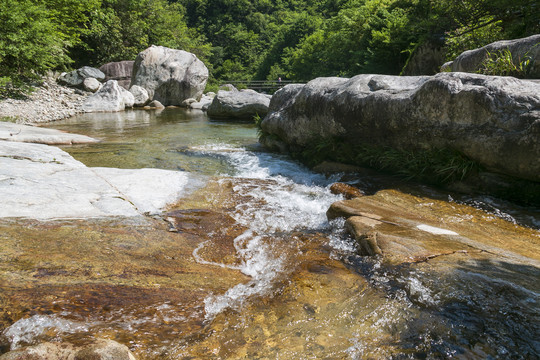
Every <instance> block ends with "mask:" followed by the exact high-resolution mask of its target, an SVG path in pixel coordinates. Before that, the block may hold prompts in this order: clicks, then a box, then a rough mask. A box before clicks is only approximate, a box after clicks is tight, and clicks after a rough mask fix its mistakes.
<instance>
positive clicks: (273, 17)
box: [0, 0, 540, 93]
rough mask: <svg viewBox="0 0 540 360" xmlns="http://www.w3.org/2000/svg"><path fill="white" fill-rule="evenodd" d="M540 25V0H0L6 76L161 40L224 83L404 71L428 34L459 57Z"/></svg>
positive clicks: (32, 74)
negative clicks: (202, 64)
mask: <svg viewBox="0 0 540 360" xmlns="http://www.w3.org/2000/svg"><path fill="white" fill-rule="evenodd" d="M539 32H540V23H539V22H538V3H537V0H460V1H456V0H314V1H312V0H310V1H308V0H277V1H270V0H253V1H250V0H235V1H232V0H176V1H175V0H85V1H80V0H34V1H30V0H0V76H2V77H10V80H13V81H12V84H15V83H16V82H17V81H18V80H25V79H26V80H28V79H32V78H37V77H39V75H41V74H43V73H44V72H46V71H47V70H50V69H54V70H56V69H65V68H67V67H70V66H73V67H79V66H81V65H94V66H99V65H102V64H103V63H106V62H109V61H118V60H129V59H134V58H135V56H136V55H137V54H138V53H139V52H140V51H142V50H144V49H145V48H147V47H148V46H150V45H152V44H154V45H163V46H167V47H171V48H177V49H183V50H186V51H190V52H193V53H195V54H196V55H197V56H198V57H199V58H200V59H201V60H203V61H204V62H205V63H206V65H207V66H208V68H209V70H210V79H211V81H213V82H215V83H219V82H222V81H226V80H264V79H270V80H275V79H277V78H278V77H281V78H282V79H290V80H294V81H307V80H311V79H313V78H314V77H317V76H352V75H356V74H359V73H386V74H399V73H400V72H401V70H402V67H403V65H404V64H405V63H406V62H407V58H408V57H409V56H410V54H411V53H412V50H413V49H415V48H416V47H418V46H420V45H422V44H423V43H425V42H430V43H435V44H439V43H444V45H445V49H446V50H447V54H448V57H449V58H454V57H455V56H456V55H458V54H459V53H461V52H462V51H464V50H467V49H470V48H476V47H479V46H483V45H485V44H487V43H489V42H492V41H495V40H500V39H502V38H517V37H524V36H528V35H531V34H535V33H539ZM517 65H519V64H517ZM15 80H17V81H15ZM3 91H4V93H5V88H4V90H3Z"/></svg>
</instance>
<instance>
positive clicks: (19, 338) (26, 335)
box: [4, 315, 88, 350]
mask: <svg viewBox="0 0 540 360" xmlns="http://www.w3.org/2000/svg"><path fill="white" fill-rule="evenodd" d="M50 330H54V331H56V332H57V333H75V332H87V331H88V327H87V325H85V324H82V323H79V322H76V321H71V320H67V319H62V318H59V317H57V316H54V315H34V316H32V317H29V318H24V319H20V320H18V321H16V322H15V323H14V324H12V325H11V326H10V327H8V328H7V329H6V330H4V336H5V337H7V338H8V339H9V342H10V343H11V350H15V349H18V348H19V347H20V346H21V344H24V343H26V344H30V343H32V342H33V341H34V339H36V338H37V337H39V336H41V335H43V334H45V333H46V332H48V331H50Z"/></svg>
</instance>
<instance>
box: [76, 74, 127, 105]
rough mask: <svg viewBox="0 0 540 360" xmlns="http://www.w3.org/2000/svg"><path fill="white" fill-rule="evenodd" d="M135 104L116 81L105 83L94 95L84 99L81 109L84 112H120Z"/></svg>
mask: <svg viewBox="0 0 540 360" xmlns="http://www.w3.org/2000/svg"><path fill="white" fill-rule="evenodd" d="M134 102H135V98H134V97H133V95H132V94H131V93H130V92H129V91H127V90H126V89H124V88H122V87H120V85H118V82H117V81H116V80H109V81H107V82H106V83H105V84H104V85H103V86H102V87H101V89H99V90H98V91H97V92H96V93H95V94H93V95H90V96H89V97H88V98H86V101H85V102H84V103H83V105H82V108H83V110H84V111H86V112H109V111H122V110H124V109H125V108H126V107H132V106H133V104H134Z"/></svg>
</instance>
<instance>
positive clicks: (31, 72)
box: [0, 0, 70, 85]
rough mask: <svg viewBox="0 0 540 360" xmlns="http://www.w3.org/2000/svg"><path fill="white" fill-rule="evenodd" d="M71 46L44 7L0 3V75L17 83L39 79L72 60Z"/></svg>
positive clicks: (21, 1)
mask: <svg viewBox="0 0 540 360" xmlns="http://www.w3.org/2000/svg"><path fill="white" fill-rule="evenodd" d="M68 45H69V43H68V41H67V38H66V36H64V35H63V34H62V32H61V31H60V29H59V26H58V24H56V23H55V22H54V18H52V17H51V14H50V12H49V11H48V10H47V8H46V7H45V5H43V4H41V3H36V2H34V1H30V0H2V1H0V76H2V77H4V78H10V79H11V80H13V82H14V83H15V85H16V83H17V82H19V81H21V80H23V79H36V78H38V77H39V75H41V74H44V73H45V72H46V71H47V70H49V69H52V68H55V67H57V66H60V65H63V64H66V63H68V62H69V61H70V59H69V57H68V56H67V54H66V50H67V47H68Z"/></svg>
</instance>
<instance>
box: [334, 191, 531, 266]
mask: <svg viewBox="0 0 540 360" xmlns="http://www.w3.org/2000/svg"><path fill="white" fill-rule="evenodd" d="M327 216H328V217H329V218H330V219H334V218H339V217H343V218H346V219H347V222H346V227H347V229H348V230H349V231H350V232H351V233H352V235H353V236H354V237H355V239H356V240H357V242H358V251H359V253H360V254H362V255H381V256H382V257H383V258H384V259H385V260H386V261H388V262H390V263H406V262H419V261H425V260H428V259H431V258H435V257H438V256H443V255H454V254H457V253H464V254H468V256H470V257H474V256H476V255H477V254H480V253H487V254H491V255H493V256H495V257H504V258H507V259H510V260H513V261H518V262H519V261H523V262H525V263H527V264H532V265H535V266H539V265H540V233H539V232H538V231H535V230H532V229H527V228H522V227H519V226H517V225H514V224H512V223H510V222H508V221H505V220H503V219H501V218H498V217H495V216H489V215H487V214H486V213H485V212H484V211H480V210H477V209H475V208H472V207H470V206H465V205H459V204H451V203H448V202H445V201H439V200H433V199H429V200H425V199H423V198H421V197H416V196H413V195H408V194H405V193H401V192H399V191H396V190H384V191H380V192H378V193H377V194H375V195H372V196H364V197H358V198H355V199H351V200H343V201H339V202H336V203H334V204H332V206H331V207H330V209H329V210H328V212H327Z"/></svg>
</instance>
